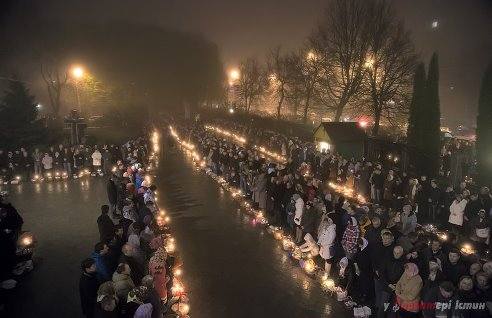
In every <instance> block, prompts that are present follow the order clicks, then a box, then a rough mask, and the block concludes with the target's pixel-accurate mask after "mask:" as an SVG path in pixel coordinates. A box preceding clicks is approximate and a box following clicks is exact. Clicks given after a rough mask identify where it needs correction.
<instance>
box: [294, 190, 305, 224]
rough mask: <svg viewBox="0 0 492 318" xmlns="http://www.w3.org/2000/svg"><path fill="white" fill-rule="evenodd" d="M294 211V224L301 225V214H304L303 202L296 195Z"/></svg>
mask: <svg viewBox="0 0 492 318" xmlns="http://www.w3.org/2000/svg"><path fill="white" fill-rule="evenodd" d="M295 202H296V210H295V212H294V223H295V224H297V225H299V226H300V225H301V220H302V214H303V212H304V200H302V198H301V197H300V196H299V195H297V199H296V201H295Z"/></svg>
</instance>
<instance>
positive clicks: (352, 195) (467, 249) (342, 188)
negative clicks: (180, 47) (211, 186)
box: [202, 125, 476, 255]
mask: <svg viewBox="0 0 492 318" xmlns="http://www.w3.org/2000/svg"><path fill="white" fill-rule="evenodd" d="M205 129H206V130H209V131H213V132H215V133H217V134H220V135H223V136H226V137H231V138H232V139H233V140H234V141H236V142H237V143H238V144H239V145H241V146H243V145H245V144H246V138H245V137H243V136H239V135H238V134H236V133H233V132H231V131H227V130H225V129H222V128H220V127H217V126H211V125H205ZM253 149H256V150H258V151H260V152H261V153H263V154H266V155H267V156H269V157H271V158H273V159H275V160H276V161H280V162H285V161H286V159H285V158H284V157H282V156H280V155H278V154H277V153H275V152H273V151H270V150H268V149H266V148H265V147H259V146H256V145H254V146H253ZM202 165H203V164H202ZM304 175H305V176H308V175H309V169H307V170H306V173H305V174H304ZM328 187H329V188H331V189H332V190H333V191H334V192H336V193H338V194H341V195H343V196H344V197H345V198H346V199H350V200H352V201H354V202H357V203H358V204H368V201H367V199H366V198H365V197H364V196H363V195H361V194H359V193H357V192H356V191H355V189H354V188H353V187H349V186H346V185H343V184H339V183H335V182H328ZM427 232H432V233H433V234H435V235H436V236H437V237H438V238H439V239H440V240H441V241H446V240H447V238H448V235H447V232H446V231H439V230H437V228H436V227H435V226H434V228H433V229H432V230H431V231H427ZM461 252H462V253H463V254H465V255H471V254H474V253H475V252H476V251H475V250H474V248H473V247H472V246H471V244H469V243H465V244H463V245H462V246H461Z"/></svg>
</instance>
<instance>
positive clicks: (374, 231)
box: [364, 216, 383, 247]
mask: <svg viewBox="0 0 492 318" xmlns="http://www.w3.org/2000/svg"><path fill="white" fill-rule="evenodd" d="M382 230H383V229H382V227H381V219H380V218H379V217H378V216H373V217H372V219H371V226H370V227H369V228H368V229H367V231H366V233H365V235H364V236H365V239H366V240H367V241H368V242H369V246H371V247H374V246H379V245H380V244H381V231H382Z"/></svg>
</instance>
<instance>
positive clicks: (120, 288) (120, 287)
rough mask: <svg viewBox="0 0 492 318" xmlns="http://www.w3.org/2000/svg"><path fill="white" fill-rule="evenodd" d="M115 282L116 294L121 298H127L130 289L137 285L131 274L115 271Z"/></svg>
mask: <svg viewBox="0 0 492 318" xmlns="http://www.w3.org/2000/svg"><path fill="white" fill-rule="evenodd" d="M113 284H114V290H115V291H116V295H117V296H118V298H120V299H126V296H128V293H129V292H130V290H132V289H133V288H134V287H135V284H134V283H133V281H132V278H131V277H130V275H127V274H123V273H122V274H120V273H118V272H114V273H113Z"/></svg>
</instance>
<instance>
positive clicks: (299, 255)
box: [169, 126, 343, 294]
mask: <svg viewBox="0 0 492 318" xmlns="http://www.w3.org/2000/svg"><path fill="white" fill-rule="evenodd" d="M169 129H170V131H171V135H172V136H173V137H174V138H175V140H176V141H177V142H178V143H179V144H180V145H181V146H182V148H183V149H184V151H185V153H186V154H187V155H189V156H190V157H191V158H192V160H193V162H194V163H195V165H197V166H198V167H200V168H202V169H203V170H205V171H206V173H207V174H208V175H209V176H210V177H211V178H212V179H213V180H215V181H216V182H217V183H218V184H219V186H220V187H221V188H222V189H224V190H225V191H227V192H229V193H230V195H231V197H232V199H234V200H235V201H236V202H238V204H239V205H240V206H241V208H242V209H241V210H242V211H243V212H244V213H245V214H246V215H247V216H249V217H250V218H251V219H250V221H251V224H252V225H262V226H265V227H266V228H267V232H268V233H270V234H271V235H272V236H273V238H274V239H275V240H277V241H278V242H279V243H280V245H281V246H282V249H283V250H284V251H285V252H286V253H287V254H288V255H289V256H290V257H291V258H292V259H293V260H294V261H295V262H296V263H298V264H299V266H300V267H301V268H302V269H303V270H304V272H305V273H306V274H308V275H309V276H311V277H315V278H316V279H317V280H318V281H319V282H320V284H321V287H322V288H323V290H325V291H326V292H328V293H331V294H332V293H335V292H340V291H342V290H343V289H342V288H341V287H339V286H336V284H335V281H334V280H333V279H331V278H330V277H329V276H328V274H327V273H325V272H324V270H323V269H322V268H320V267H318V266H317V265H316V262H315V261H314V259H313V255H312V254H311V253H310V252H307V253H306V252H302V251H301V249H300V248H299V247H298V246H297V245H296V244H295V242H294V240H293V238H292V237H291V235H289V234H287V233H285V232H284V230H283V229H282V228H280V227H276V226H272V225H270V224H269V223H268V220H267V218H266V217H265V215H264V212H263V211H262V210H258V209H255V208H254V207H253V205H252V204H251V203H250V202H248V201H247V200H246V199H245V195H244V194H243V193H242V191H241V190H240V189H237V188H235V187H233V186H231V185H230V184H229V182H227V180H225V179H224V178H223V177H221V176H219V175H216V174H215V173H213V172H211V171H210V169H208V168H207V165H206V161H205V158H201V157H200V155H199V154H198V153H197V152H196V151H195V150H194V149H195V146H194V145H193V144H191V143H188V142H184V141H183V140H181V139H180V138H179V135H178V134H177V133H176V131H175V129H174V128H173V127H172V126H170V128H169ZM204 163H205V164H204Z"/></svg>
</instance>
